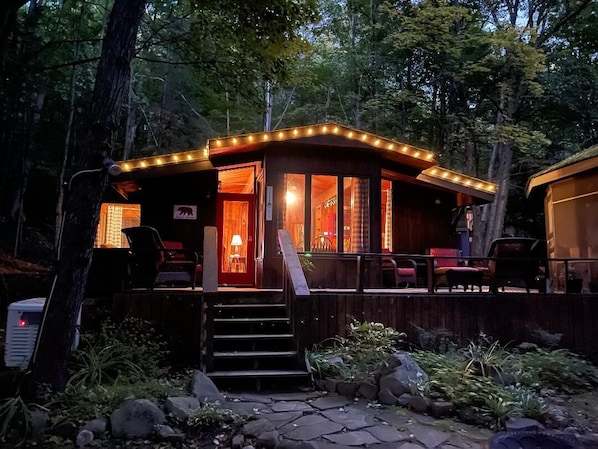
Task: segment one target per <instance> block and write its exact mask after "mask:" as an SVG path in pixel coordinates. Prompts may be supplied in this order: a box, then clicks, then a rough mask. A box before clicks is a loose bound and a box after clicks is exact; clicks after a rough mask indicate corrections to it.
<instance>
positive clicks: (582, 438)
mask: <svg viewBox="0 0 598 449" xmlns="http://www.w3.org/2000/svg"><path fill="white" fill-rule="evenodd" d="M577 441H578V442H579V444H580V445H581V447H583V448H586V449H596V448H598V434H596V433H591V434H587V435H578V436H577Z"/></svg>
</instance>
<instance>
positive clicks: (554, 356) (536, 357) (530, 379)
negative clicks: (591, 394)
mask: <svg viewBox="0 0 598 449" xmlns="http://www.w3.org/2000/svg"><path fill="white" fill-rule="evenodd" d="M505 369H507V370H508V371H509V372H512V373H514V374H515V376H516V380H517V381H518V382H520V383H521V384H522V385H524V386H527V387H533V388H538V387H544V388H552V389H555V390H557V391H562V392H565V393H578V392H581V391H585V390H588V389H590V388H592V386H594V385H596V384H598V370H597V369H596V367H595V366H593V365H592V364H591V363H589V362H587V361H586V360H583V359H582V358H580V357H579V356H578V355H577V354H574V353H572V352H569V351H567V350H566V349H555V350H546V349H537V350H535V351H530V352H526V353H523V354H513V356H512V357H511V358H510V359H509V360H508V361H507V363H506V364H505Z"/></svg>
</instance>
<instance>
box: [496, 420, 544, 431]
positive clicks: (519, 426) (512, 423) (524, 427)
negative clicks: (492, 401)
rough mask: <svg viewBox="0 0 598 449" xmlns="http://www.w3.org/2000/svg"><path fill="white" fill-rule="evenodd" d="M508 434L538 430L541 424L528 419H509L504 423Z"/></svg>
mask: <svg viewBox="0 0 598 449" xmlns="http://www.w3.org/2000/svg"><path fill="white" fill-rule="evenodd" d="M505 428H506V429H507V431H508V432H522V431H530V430H540V429H541V428H542V424H540V423H539V422H538V421H536V420H535V419H530V418H510V419H508V420H507V422H506V423H505Z"/></svg>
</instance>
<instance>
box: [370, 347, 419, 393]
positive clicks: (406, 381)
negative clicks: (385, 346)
mask: <svg viewBox="0 0 598 449" xmlns="http://www.w3.org/2000/svg"><path fill="white" fill-rule="evenodd" d="M391 361H392V363H391V364H389V366H392V365H396V363H397V362H400V364H399V365H396V366H395V367H394V368H393V369H392V370H391V371H388V370H387V371H386V373H385V374H383V375H382V376H381V377H380V389H381V390H382V389H384V388H388V389H389V390H390V391H391V392H392V394H394V395H395V396H397V397H399V396H401V395H402V394H403V393H408V392H410V391H411V388H412V386H413V385H419V384H422V383H425V382H427V381H428V375H427V374H426V373H425V372H424V370H422V369H421V368H420V367H419V365H418V364H417V362H416V361H415V360H413V358H412V357H411V356H410V355H409V354H407V353H406V352H403V351H400V352H396V353H394V354H393V355H392V356H391Z"/></svg>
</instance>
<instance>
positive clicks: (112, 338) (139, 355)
mask: <svg viewBox="0 0 598 449" xmlns="http://www.w3.org/2000/svg"><path fill="white" fill-rule="evenodd" d="M167 355H168V351H167V344H166V342H164V340H163V339H162V336H161V335H160V334H159V333H158V332H157V331H156V330H155V329H154V327H153V325H152V323H150V322H147V321H144V320H140V319H136V318H128V319H126V320H124V321H123V322H122V323H120V324H118V325H117V324H115V323H113V322H112V321H110V320H108V321H106V322H104V323H102V326H101V331H100V332H99V333H96V334H89V335H87V334H86V335H84V336H83V337H82V345H81V347H80V349H79V350H78V351H76V352H75V354H74V356H73V359H72V364H71V365H70V367H69V368H70V370H71V373H72V376H71V379H70V380H69V384H70V385H73V386H82V385H85V386H87V387H93V386H96V385H104V384H110V383H115V382H117V381H119V382H121V383H133V382H139V381H143V380H145V379H148V378H158V377H161V376H162V375H163V374H164V373H165V372H166V369H165V368H164V366H165V360H166V357H167Z"/></svg>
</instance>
